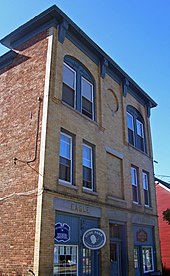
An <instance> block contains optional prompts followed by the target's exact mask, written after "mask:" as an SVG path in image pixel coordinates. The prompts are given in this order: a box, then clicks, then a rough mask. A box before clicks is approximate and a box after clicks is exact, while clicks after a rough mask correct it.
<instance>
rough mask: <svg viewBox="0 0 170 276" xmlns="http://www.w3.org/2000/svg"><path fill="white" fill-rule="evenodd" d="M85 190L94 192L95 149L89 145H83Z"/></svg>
mask: <svg viewBox="0 0 170 276" xmlns="http://www.w3.org/2000/svg"><path fill="white" fill-rule="evenodd" d="M82 163H83V188H86V189H89V190H93V189H94V183H93V182H94V181H93V148H92V147H91V146H89V145H87V144H85V143H84V144H83V145H82Z"/></svg>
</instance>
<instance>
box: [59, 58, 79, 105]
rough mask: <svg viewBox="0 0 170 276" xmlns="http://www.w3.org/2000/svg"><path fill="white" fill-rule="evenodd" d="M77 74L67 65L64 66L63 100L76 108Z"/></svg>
mask: <svg viewBox="0 0 170 276" xmlns="http://www.w3.org/2000/svg"><path fill="white" fill-rule="evenodd" d="M75 94H76V72H75V71H74V70H73V69H72V68H71V67H70V66H69V65H67V64H66V63H64V64H63V94H62V100H63V101H64V102H66V103H67V104H69V105H70V106H72V107H73V108H74V107H75V98H76V97H75V96H76V95H75Z"/></svg>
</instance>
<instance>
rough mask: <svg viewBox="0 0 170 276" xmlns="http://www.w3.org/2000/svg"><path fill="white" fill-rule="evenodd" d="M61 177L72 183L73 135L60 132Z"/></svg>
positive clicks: (64, 180)
mask: <svg viewBox="0 0 170 276" xmlns="http://www.w3.org/2000/svg"><path fill="white" fill-rule="evenodd" d="M59 179H60V180H62V181H63V182H66V183H69V184H72V137H71V136H70V135H68V134H66V133H64V132H61V133H60V166H59Z"/></svg>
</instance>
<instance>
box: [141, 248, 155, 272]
mask: <svg viewBox="0 0 170 276" xmlns="http://www.w3.org/2000/svg"><path fill="white" fill-rule="evenodd" d="M142 259H143V271H144V273H148V272H151V271H153V270H154V267H153V249H152V246H142Z"/></svg>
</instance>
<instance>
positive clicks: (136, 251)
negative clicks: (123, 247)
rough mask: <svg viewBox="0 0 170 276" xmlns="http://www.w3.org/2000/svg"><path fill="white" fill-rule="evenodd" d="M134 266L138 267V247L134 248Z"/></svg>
mask: <svg viewBox="0 0 170 276" xmlns="http://www.w3.org/2000/svg"><path fill="white" fill-rule="evenodd" d="M133 254H134V268H135V269H137V268H139V249H138V248H137V247H135V248H134V251H133Z"/></svg>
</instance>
